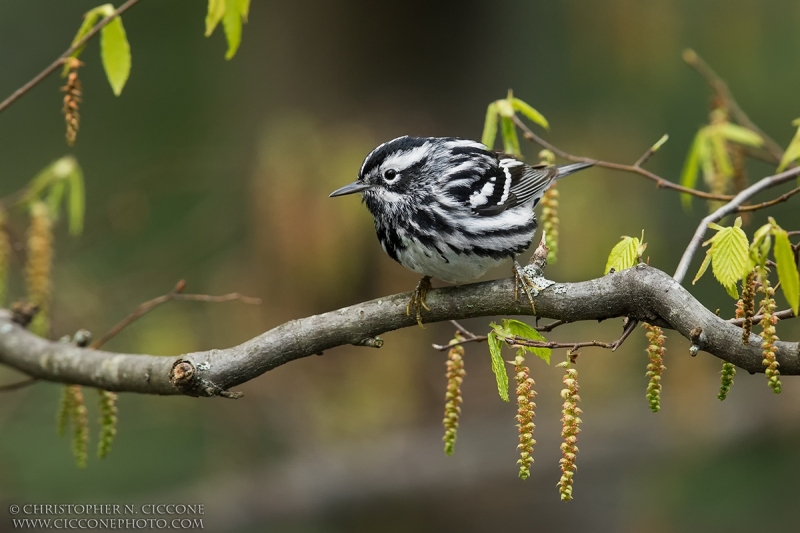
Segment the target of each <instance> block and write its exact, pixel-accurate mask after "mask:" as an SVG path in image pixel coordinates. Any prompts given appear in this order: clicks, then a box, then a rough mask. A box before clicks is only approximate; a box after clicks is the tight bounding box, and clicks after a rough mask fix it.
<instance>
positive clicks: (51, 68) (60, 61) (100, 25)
mask: <svg viewBox="0 0 800 533" xmlns="http://www.w3.org/2000/svg"><path fill="white" fill-rule="evenodd" d="M138 1H139V0H128V1H127V2H125V3H124V4H122V5H121V6H119V7H118V8H117V9H116V10H115V11H114V12H113V13H111V14H110V15H109V16H107V17H106V18H104V19H103V20H101V21H100V22H98V23H97V24H95V25H94V26H93V27H92V29H91V30H89V31H88V32H87V33H86V35H84V36H83V38H82V39H80V40H79V41H78V42H76V43H75V44H73V45H72V46H70V47H69V48H68V49H67V51H66V52H64V53H63V54H61V55H60V56H58V59H56V60H55V61H53V62H52V63H50V66H48V67H47V68H46V69H44V70H43V71H41V72H40V73H39V74H37V75H36V76H34V77H33V79H32V80H31V81H29V82H28V83H26V84H25V85H23V86H22V87H20V88H19V89H17V90H16V91H14V93H13V94H12V95H11V96H9V97H8V98H6V99H5V100H3V102H2V103H0V113H2V112H3V111H5V110H6V109H7V108H8V107H9V106H11V104H13V103H14V102H16V101H17V100H18V99H19V98H21V97H22V96H24V95H25V94H26V93H27V92H28V91H30V90H31V89H33V88H34V87H36V86H37V85H39V84H40V83H41V82H42V81H43V80H44V79H45V78H47V76H49V75H50V74H52V73H53V72H55V71H56V70H58V68H59V67H60V66H61V65H63V64H64V60H66V59H67V58H68V57H69V56H71V55H72V54H73V52H75V50H78V49H79V48H80V47H82V46H83V45H85V44H86V43H88V42H89V39H91V38H92V37H94V36H95V35H97V33H98V32H99V31H100V30H101V29H103V28H104V27H105V26H106V25H107V24H108V23H109V22H111V21H112V20H114V19H115V18H117V17H118V16H120V15H122V14H123V13H124V12H125V11H127V10H128V9H130V8H131V7H133V5H134V4H136V3H137V2H138Z"/></svg>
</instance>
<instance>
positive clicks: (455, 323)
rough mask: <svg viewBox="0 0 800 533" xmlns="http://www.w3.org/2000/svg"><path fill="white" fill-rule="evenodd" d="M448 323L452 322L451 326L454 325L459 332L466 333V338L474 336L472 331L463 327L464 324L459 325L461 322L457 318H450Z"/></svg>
mask: <svg viewBox="0 0 800 533" xmlns="http://www.w3.org/2000/svg"><path fill="white" fill-rule="evenodd" d="M450 323H451V324H453V326H455V328H456V329H457V330H458V331H459V332H461V334H463V335H466V336H467V338H468V339H472V338H475V334H474V333H472V332H471V331H470V330H468V329H467V328H465V327H464V326H462V325H461V323H459V321H458V320H451V321H450Z"/></svg>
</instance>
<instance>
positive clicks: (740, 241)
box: [706, 217, 750, 298]
mask: <svg viewBox="0 0 800 533" xmlns="http://www.w3.org/2000/svg"><path fill="white" fill-rule="evenodd" d="M741 225H742V219H741V217H739V218H737V219H736V222H735V223H734V225H733V226H731V227H728V228H722V229H720V230H719V231H717V234H716V235H714V237H712V238H711V239H709V240H708V241H707V242H706V244H708V243H711V249H710V250H709V251H708V253H709V254H711V271H712V272H713V273H714V277H715V278H716V279H717V281H719V282H720V284H721V285H722V286H723V287H725V290H727V291H728V294H730V295H731V296H733V297H735V298H738V297H739V293H738V291H737V290H736V283H737V282H738V281H739V280H740V279H742V278H744V277H745V276H746V275H747V273H748V272H750V246H749V243H748V242H747V235H745V233H744V231H742V228H741ZM714 226H715V227H717V228H718V227H719V226H717V225H716V224H715V225H714Z"/></svg>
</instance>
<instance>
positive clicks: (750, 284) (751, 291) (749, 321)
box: [736, 270, 756, 344]
mask: <svg viewBox="0 0 800 533" xmlns="http://www.w3.org/2000/svg"><path fill="white" fill-rule="evenodd" d="M743 285H744V286H743V287H742V299H741V300H739V302H740V303H741V314H742V316H741V317H740V316H739V312H740V309H739V303H737V304H736V312H737V316H736V318H744V323H743V324H742V343H743V344H750V334H751V333H752V331H753V315H754V314H755V307H756V306H755V300H756V271H755V270H753V271H751V272H750V273H749V274H747V277H746V278H745V279H744V284H743Z"/></svg>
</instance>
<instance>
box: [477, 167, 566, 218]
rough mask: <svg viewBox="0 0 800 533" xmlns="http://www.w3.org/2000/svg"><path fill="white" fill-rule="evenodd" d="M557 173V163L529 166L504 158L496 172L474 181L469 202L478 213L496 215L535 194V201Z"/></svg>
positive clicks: (526, 200)
mask: <svg viewBox="0 0 800 533" xmlns="http://www.w3.org/2000/svg"><path fill="white" fill-rule="evenodd" d="M557 175H558V169H556V168H554V167H548V166H546V165H537V166H529V165H526V164H525V163H523V162H521V161H517V160H516V159H511V158H502V159H500V161H499V165H498V168H497V171H496V172H494V173H487V174H485V175H484V176H482V177H481V178H480V179H478V180H476V181H475V182H474V184H473V187H472V194H471V195H470V197H469V199H468V202H469V204H470V206H471V207H472V209H473V210H474V211H475V213H476V214H478V215H483V216H493V215H497V214H499V213H502V212H503V211H505V210H506V209H510V208H512V207H516V206H518V205H521V204H524V203H526V202H528V201H529V200H531V199H532V198H533V199H534V203H533V205H536V204H537V203H538V201H539V199H540V198H541V197H542V195H543V194H544V192H545V191H546V190H547V188H548V187H549V186H550V184H551V183H552V182H553V180H554V179H555V178H556V176H557Z"/></svg>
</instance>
